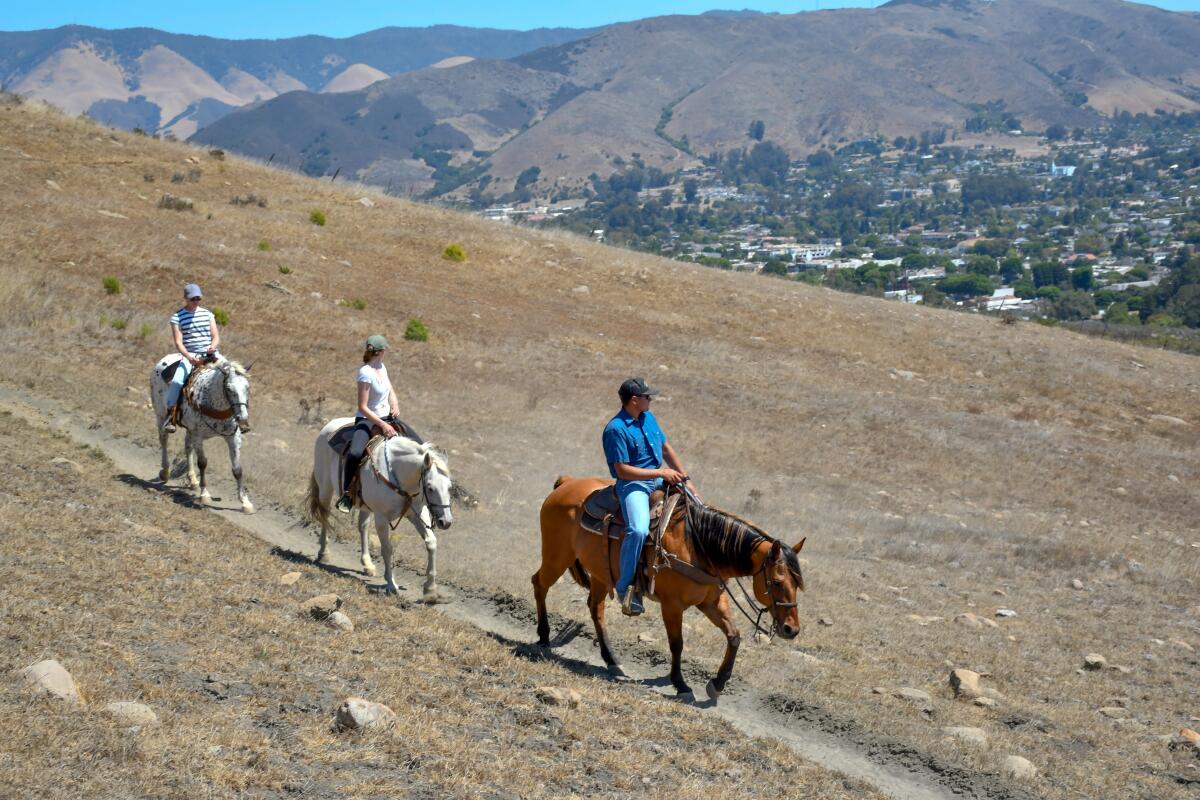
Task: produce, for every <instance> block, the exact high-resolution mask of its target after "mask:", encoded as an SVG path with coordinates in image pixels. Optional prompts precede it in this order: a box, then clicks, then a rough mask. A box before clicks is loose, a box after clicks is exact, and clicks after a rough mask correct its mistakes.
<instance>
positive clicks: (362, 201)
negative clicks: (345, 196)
mask: <svg viewBox="0 0 1200 800" xmlns="http://www.w3.org/2000/svg"><path fill="white" fill-rule="evenodd" d="M358 204H359V205H360V206H362V207H363V208H374V207H375V201H374V200H372V199H371V198H369V197H360V198H358Z"/></svg>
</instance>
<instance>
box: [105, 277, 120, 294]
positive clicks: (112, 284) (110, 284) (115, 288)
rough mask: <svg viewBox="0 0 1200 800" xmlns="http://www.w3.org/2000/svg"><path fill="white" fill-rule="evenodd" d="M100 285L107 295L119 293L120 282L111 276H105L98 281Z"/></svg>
mask: <svg viewBox="0 0 1200 800" xmlns="http://www.w3.org/2000/svg"><path fill="white" fill-rule="evenodd" d="M100 284H101V285H102V286H103V287H104V291H106V292H108V293H109V294H120V293H121V282H120V281H119V280H117V279H116V278H114V277H113V276H112V275H105V276H104V278H103V279H102V280H101V281H100Z"/></svg>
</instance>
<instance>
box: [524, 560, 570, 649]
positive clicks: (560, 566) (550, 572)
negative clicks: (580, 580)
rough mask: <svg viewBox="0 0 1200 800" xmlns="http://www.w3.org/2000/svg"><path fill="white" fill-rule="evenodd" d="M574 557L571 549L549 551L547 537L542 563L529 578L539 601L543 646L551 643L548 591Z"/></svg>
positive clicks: (538, 609)
mask: <svg viewBox="0 0 1200 800" xmlns="http://www.w3.org/2000/svg"><path fill="white" fill-rule="evenodd" d="M574 559H575V554H574V553H573V552H570V551H566V552H565V553H563V552H551V553H547V552H546V545H545V539H543V545H542V565H541V566H540V567H538V571H537V572H535V573H533V577H531V578H530V579H529V582H530V583H532V584H533V599H534V602H536V603H537V632H538V644H540V645H542V646H543V647H545V646H547V645H549V644H550V618H549V615H548V614H547V613H546V593H547V592H549V591H550V587H551V586H553V585H554V584H556V583H558V579H559V578H561V577H562V574H563V573H564V572H566V571H567V568H568V567H570V566H571V563H572V562H573V561H574ZM564 562H565V563H564Z"/></svg>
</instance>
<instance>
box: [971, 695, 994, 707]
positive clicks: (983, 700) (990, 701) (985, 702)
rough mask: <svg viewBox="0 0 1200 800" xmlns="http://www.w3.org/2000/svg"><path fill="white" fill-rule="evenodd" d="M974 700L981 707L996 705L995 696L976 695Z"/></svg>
mask: <svg viewBox="0 0 1200 800" xmlns="http://www.w3.org/2000/svg"><path fill="white" fill-rule="evenodd" d="M974 702H975V705H977V706H979V707H980V708H995V707H996V698H994V697H976V698H975V700H974Z"/></svg>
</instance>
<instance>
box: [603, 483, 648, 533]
mask: <svg viewBox="0 0 1200 800" xmlns="http://www.w3.org/2000/svg"><path fill="white" fill-rule="evenodd" d="M663 497H664V493H663V490H662V489H655V490H654V491H653V492H651V493H650V522H651V523H653V522H654V521H655V520H656V519H658V515H659V514H661V513H662V507H663ZM583 516H586V517H591V518H592V519H594V520H603V519H604V518H605V517H607V516H612V518H613V520H614V521H616V522H617V523H618V526H619V527H624V525H625V515H624V514H622V513H621V503H620V502H619V501H618V500H617V490H616V487H613V486H602V487H600V488H599V489H597V490H596V491H594V492H592V493H591V494H589V495H588V496H587V497H585V498H584V500H583ZM584 527H587V526H586V525H585V526H584ZM588 530H592V529H591V528H588ZM594 532H595V533H599V531H594Z"/></svg>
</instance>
